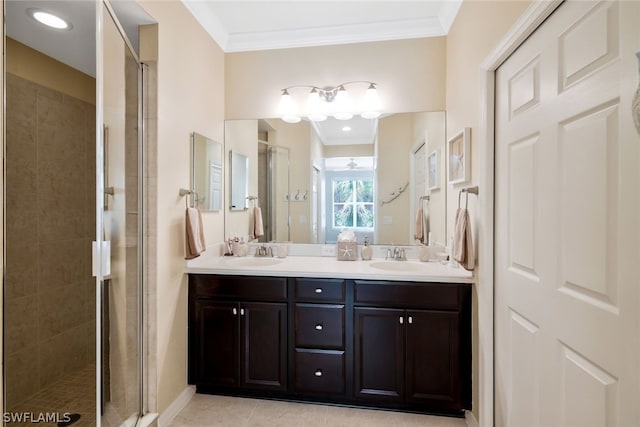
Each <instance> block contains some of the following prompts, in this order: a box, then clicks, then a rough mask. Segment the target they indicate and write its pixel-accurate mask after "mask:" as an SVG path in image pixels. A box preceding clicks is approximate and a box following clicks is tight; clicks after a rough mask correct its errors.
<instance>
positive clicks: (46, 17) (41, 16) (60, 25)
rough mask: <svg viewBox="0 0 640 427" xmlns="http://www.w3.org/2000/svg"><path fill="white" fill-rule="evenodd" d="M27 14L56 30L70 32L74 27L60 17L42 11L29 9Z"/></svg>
mask: <svg viewBox="0 0 640 427" xmlns="http://www.w3.org/2000/svg"><path fill="white" fill-rule="evenodd" d="M27 14H28V15H29V16H31V17H32V18H33V19H35V20H36V21H38V22H39V23H41V24H43V25H46V26H47V27H50V28H55V29H56V30H70V29H71V28H72V27H73V26H72V25H71V23H69V22H67V21H65V20H64V19H62V18H61V17H59V16H58V15H55V14H53V13H51V12H47V11H44V10H41V9H27Z"/></svg>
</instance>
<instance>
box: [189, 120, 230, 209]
mask: <svg viewBox="0 0 640 427" xmlns="http://www.w3.org/2000/svg"><path fill="white" fill-rule="evenodd" d="M222 167H223V157H222V144H221V143H219V142H217V141H214V140H212V139H209V138H207V137H206V136H204V135H200V134H199V133H196V132H193V133H192V134H191V189H192V190H193V192H194V193H195V194H194V195H193V198H192V204H193V206H195V207H197V208H199V209H200V210H201V211H219V210H220V209H222V181H223V179H222V176H223V175H222V173H223V172H222Z"/></svg>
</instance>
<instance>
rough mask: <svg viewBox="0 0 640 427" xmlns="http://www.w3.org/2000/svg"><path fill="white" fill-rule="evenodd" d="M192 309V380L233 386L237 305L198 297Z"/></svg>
mask: <svg viewBox="0 0 640 427" xmlns="http://www.w3.org/2000/svg"><path fill="white" fill-rule="evenodd" d="M196 313H197V318H196V336H197V343H198V344H197V346H196V353H197V356H196V357H197V363H198V369H197V378H196V384H207V385H219V386H237V385H238V381H239V378H238V356H239V348H240V346H239V344H240V343H239V340H238V336H239V335H238V334H239V330H238V325H239V323H238V314H239V308H238V305H237V304H235V303H221V302H215V301H202V300H198V301H196Z"/></svg>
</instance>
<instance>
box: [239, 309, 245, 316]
mask: <svg viewBox="0 0 640 427" xmlns="http://www.w3.org/2000/svg"><path fill="white" fill-rule="evenodd" d="M240 316H244V308H241V309H240Z"/></svg>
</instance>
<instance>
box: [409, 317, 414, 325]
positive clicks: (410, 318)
mask: <svg viewBox="0 0 640 427" xmlns="http://www.w3.org/2000/svg"><path fill="white" fill-rule="evenodd" d="M408 320H409V324H411V323H413V316H409V319H408Z"/></svg>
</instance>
